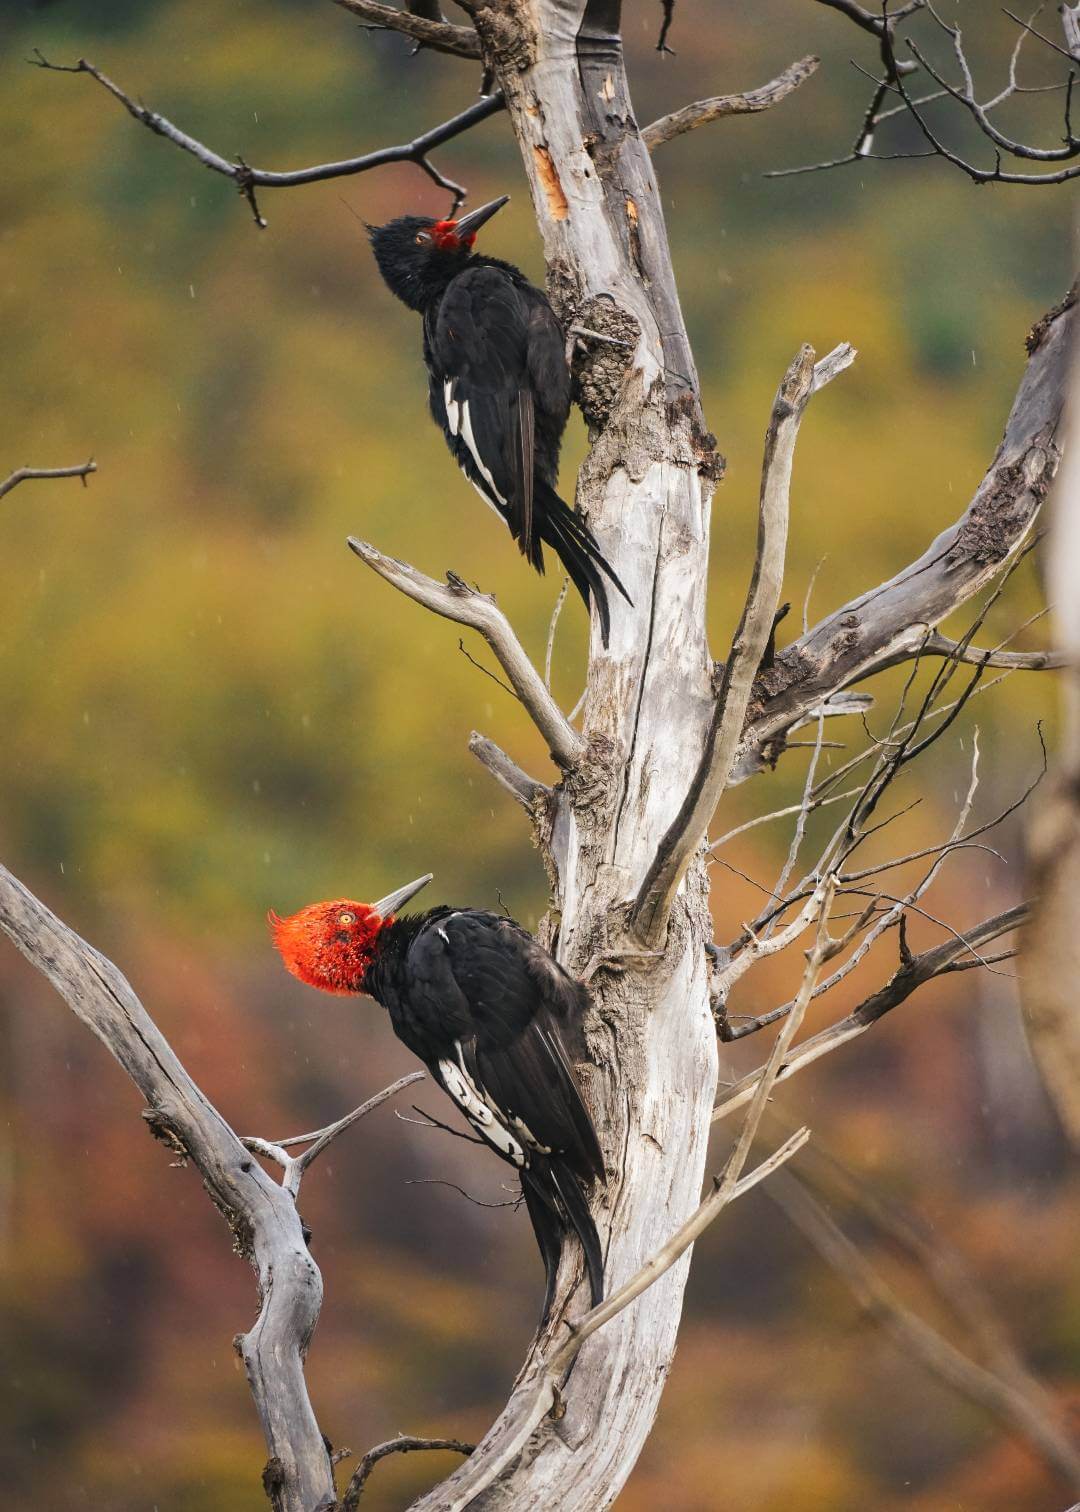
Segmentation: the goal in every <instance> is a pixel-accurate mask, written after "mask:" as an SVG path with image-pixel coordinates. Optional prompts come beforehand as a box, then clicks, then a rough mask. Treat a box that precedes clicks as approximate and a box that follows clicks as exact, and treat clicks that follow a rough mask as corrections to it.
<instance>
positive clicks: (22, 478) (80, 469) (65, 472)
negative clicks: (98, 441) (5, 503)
mask: <svg viewBox="0 0 1080 1512" xmlns="http://www.w3.org/2000/svg"><path fill="white" fill-rule="evenodd" d="M95 472H97V463H96V462H95V461H94V459H93V457H91V458H90V460H89V462H79V463H77V464H76V465H75V466H74V467H17V468H16V469H15V471H14V472H13V473H11V474H10V475H9V476H8V477H6V478H5V479H4V481H3V482H2V483H0V499H2V498H3V497H4V495H5V494H7V493H10V492H11V490H12V489H13V488H18V486H19V484H20V483H26V482H28V481H29V480H30V479H32V478H81V479H82V481H83V487H84V488H85V487H86V480H87V477H88V476H89V475H90V473H95Z"/></svg>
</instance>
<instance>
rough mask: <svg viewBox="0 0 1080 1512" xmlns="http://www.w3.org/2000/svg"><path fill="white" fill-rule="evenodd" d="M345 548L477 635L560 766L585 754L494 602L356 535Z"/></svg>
mask: <svg viewBox="0 0 1080 1512" xmlns="http://www.w3.org/2000/svg"><path fill="white" fill-rule="evenodd" d="M348 545H349V550H350V551H353V552H355V553H356V555H357V556H358V557H359V558H360V560H361V561H362V562H363V563H364V564H365V566H367V567H370V568H371V570H372V571H373V572H377V573H378V574H379V576H380V577H381V578H384V579H385V580H386V582H388V583H389V584H390V585H391V586H392V587H394V588H397V589H398V590H399V592H401V593H404V594H405V595H406V597H407V598H411V599H414V600H415V602H416V603H418V604H423V606H424V608H425V609H431V610H432V611H433V612H434V613H435V614H441V615H442V617H443V618H444V619H448V620H453V621H454V622H455V623H456V624H458V625H468V626H469V627H470V628H471V629H473V630H479V632H480V634H481V635H482V636H483V637H484V639H485V640H486V641H487V643H488V645H489V646H490V647H491V649H492V651H494V653H495V655H496V657H497V659H498V661H499V665H500V666H501V667H502V669H503V671H504V672H505V673H506V675H507V677H508V678H509V679H510V682H511V683H512V684H513V688H514V692H515V693H516V694H517V696H518V697H519V698H520V700H521V702H522V703H523V704H524V706H525V709H526V711H527V712H528V714H529V716H530V718H531V719H532V721H533V724H535V726H536V728H537V729H538V730H539V731H540V733H541V735H543V737H544V739H545V740H546V741H547V744H548V750H549V751H550V752H551V754H552V756H553V757H554V759H555V761H557V762H558V764H559V765H560V766H561V767H566V768H569V767H572V766H575V765H576V764H577V763H578V762H579V761H580V760H581V759H582V757H583V756H584V754H585V751H586V744H585V740H584V739H583V737H582V736H581V735H579V734H578V732H577V730H575V729H574V727H573V725H572V724H571V723H570V722H569V720H568V719H567V718H566V715H565V714H564V713H563V711H562V710H561V709H560V708H559V706H558V704H557V703H556V702H555V700H554V699H553V698H552V696H551V694H550V693H549V692H548V690H547V688H546V687H545V686H544V679H543V678H542V677H541V676H540V674H539V672H538V671H537V670H536V668H535V667H534V666H533V664H532V662H531V661H530V660H529V658H528V656H527V655H526V654H525V649H524V647H523V646H522V644H521V642H520V641H519V640H518V638H517V636H516V635H515V634H514V631H513V628H512V627H511V624H510V621H509V620H508V619H507V618H506V615H505V614H504V613H503V612H502V610H501V609H500V608H499V607H498V605H497V604H496V602H495V600H494V599H493V598H491V597H489V595H487V594H485V593H480V592H478V591H477V590H476V589H474V588H470V587H469V585H468V584H467V583H463V582H462V580H461V579H460V578H459V577H455V576H454V575H453V574H452V573H447V581H446V582H445V583H437V582H436V581H435V579H434V578H429V577H425V575H424V574H423V573H422V572H417V570H416V568H415V567H411V566H410V565H409V564H408V562H400V561H398V560H397V559H396V558H395V557H388V556H383V554H382V552H381V551H377V550H376V549H375V547H374V546H372V545H370V544H369V543H368V542H367V541H358V540H357V539H356V537H355V536H349V538H348Z"/></svg>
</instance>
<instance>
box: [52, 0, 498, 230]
mask: <svg viewBox="0 0 1080 1512" xmlns="http://www.w3.org/2000/svg"><path fill="white" fill-rule="evenodd" d="M379 8H380V9H381V8H382V7H379ZM394 14H395V15H397V14H398V12H397V11H395V12H394ZM459 29H460V30H464V29H465V28H459ZM31 61H32V62H33V63H34V64H35V66H36V67H38V68H45V69H48V70H49V71H50V72H51V73H76V74H77V73H84V74H89V76H90V78H92V79H95V80H96V81H97V82H98V83H99V84H100V85H101V87H102V88H103V89H107V90H108V92H109V93H110V94H111V95H112V96H113V98H114V99H116V100H119V102H120V104H121V105H122V106H123V107H124V109H125V110H126V111H127V112H128V114H129V115H131V116H133V117H134V118H135V120H136V121H139V122H140V123H141V124H142V125H143V126H145V127H147V128H148V130H150V131H152V132H154V134H155V135H156V136H160V137H164V138H165V140H166V141H167V142H172V144H173V145H174V146H175V147H179V148H180V149H181V150H182V151H184V152H189V153H190V154H191V156H192V157H194V158H196V159H197V160H198V161H199V162H200V163H201V164H202V165H203V167H204V168H209V169H210V170H211V171H212V172H213V173H220V174H221V175H222V176H223V177H225V178H228V179H232V181H233V183H234V184H235V185H236V187H237V189H238V190H239V191H240V193H241V194H242V195H243V196H244V198H245V199H246V200H247V202H248V204H249V205H250V206H251V213H252V215H253V216H254V217H255V224H256V225H257V226H258V227H259V228H260V229H263V228H265V226H266V221H265V220H264V219H263V216H262V213H261V212H260V210H259V206H258V203H257V201H256V199H255V190H256V189H294V188H297V187H298V186H299V185H301V184H319V183H324V182H325V181H326V180H327V179H336V178H347V177H350V176H352V175H354V174H357V173H367V172H369V171H370V170H371V169H372V168H382V167H385V166H386V164H388V163H415V164H416V166H417V167H418V168H422V169H423V171H424V172H425V173H426V174H427V175H428V177H429V178H430V179H432V180H434V182H435V183H436V184H438V186H439V188H440V189H446V190H448V191H449V192H450V193H451V194H452V195H453V197H454V208H455V209H456V208H457V207H458V205H460V204H461V203H462V201H463V200H464V199H465V197H466V190H465V189H464V188H462V186H461V185H460V184H456V183H454V181H453V179H448V178H445V177H444V176H443V175H442V174H441V173H440V172H439V171H438V169H437V168H436V167H435V166H434V164H433V163H431V162H429V160H428V157H427V154H428V153H429V152H432V151H434V149H435V148H436V147H441V146H442V145H443V143H444V142H449V141H452V140H453V138H454V137H458V136H461V134H462V133H463V132H466V131H468V130H470V129H471V128H472V127H473V126H476V125H478V124H479V123H480V122H481V121H486V120H487V118H488V116H492V115H496V114H497V113H498V112H499V111H500V110H502V109H503V108H504V101H503V97H502V95H501V94H498V93H496V94H493V95H488V96H486V97H485V98H484V99H482V100H478V101H477V103H476V104H475V105H470V106H469V108H468V110H463V111H461V112H460V114H459V115H456V116H451V118H450V119H449V120H448V121H443V122H442V123H441V125H439V126H433V127H432V128H431V130H430V131H425V132H423V133H421V135H420V136H418V137H415V138H414V139H413V140H412V141H411V142H405V143H403V144H402V145H401V146H400V147H381V148H379V149H378V150H377V151H375V152H367V153H365V154H364V155H363V156H362V157H354V158H343V159H342V160H341V161H340V162H336V163H319V164H316V165H315V166H314V167H311V168H292V169H287V170H285V171H284V172H278V171H275V170H273V169H270V168H253V167H252V166H251V164H250V163H245V162H244V160H243V159H242V158H237V159H236V161H235V162H230V160H229V159H228V158H225V157H222V156H221V154H220V153H219V152H215V151H214V149H213V148H212V147H207V146H206V145H205V144H204V143H203V142H200V141H198V140H197V139H196V138H195V137H193V136H189V135H188V133H187V132H186V131H181V129H180V127H179V126H174V125H173V123H172V121H170V120H168V119H167V118H166V117H165V116H163V115H159V114H158V112H157V111H156V110H148V109H147V107H146V106H145V105H140V104H139V103H138V102H137V101H136V100H133V99H132V98H131V96H130V95H128V94H125V92H124V91H123V90H122V89H121V88H120V86H119V84H114V83H113V81H112V79H110V78H109V77H108V76H107V75H106V74H103V73H102V72H101V70H100V68H96V67H95V66H94V64H93V63H90V62H88V61H87V59H86V58H80V59H79V61H78V62H77V63H72V64H64V63H50V62H49V60H48V58H46V57H45V56H44V55H43V54H42V53H40V52H39V53H38V54H37V56H36V58H34V59H32V60H31Z"/></svg>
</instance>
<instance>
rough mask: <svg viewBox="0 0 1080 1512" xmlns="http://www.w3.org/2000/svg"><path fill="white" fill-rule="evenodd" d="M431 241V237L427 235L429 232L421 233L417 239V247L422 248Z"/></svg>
mask: <svg viewBox="0 0 1080 1512" xmlns="http://www.w3.org/2000/svg"><path fill="white" fill-rule="evenodd" d="M430 240H431V237H430V236H429V235H428V234H427V232H426V231H421V232H420V235H419V236H418V237H417V238H416V245H417V246H418V247H422V246H423V245H424V243H425V242H429V241H430Z"/></svg>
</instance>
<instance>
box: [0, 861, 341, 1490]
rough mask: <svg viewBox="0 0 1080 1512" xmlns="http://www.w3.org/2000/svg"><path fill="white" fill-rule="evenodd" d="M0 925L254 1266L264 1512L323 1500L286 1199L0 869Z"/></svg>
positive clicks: (308, 1289)
mask: <svg viewBox="0 0 1080 1512" xmlns="http://www.w3.org/2000/svg"><path fill="white" fill-rule="evenodd" d="M0 928H2V929H3V930H4V931H5V932H6V934H7V935H8V936H9V937H10V938H11V939H12V940H13V941H14V943H15V944H16V945H17V946H18V948H19V949H20V950H21V951H22V953H23V954H24V955H25V956H26V957H27V959H28V960H29V961H31V962H32V964H33V965H34V966H36V967H37V969H38V970H39V971H41V972H42V973H43V974H44V975H45V976H46V977H47V978H48V979H49V981H50V982H51V983H52V984H53V986H54V987H55V988H56V990H57V992H59V993H60V995H61V997H63V998H64V999H65V1000H66V1001H67V1002H68V1004H69V1005H70V1006H71V1008H72V1009H73V1011H74V1012H75V1013H76V1014H77V1016H78V1017H79V1018H80V1019H81V1020H82V1022H83V1023H84V1024H85V1025H86V1027H87V1028H88V1029H89V1030H90V1031H91V1033H93V1034H95V1035H96V1036H97V1038H98V1039H99V1040H100V1041H101V1042H102V1044H103V1045H104V1046H105V1048H106V1049H107V1050H108V1051H109V1053H110V1055H113V1056H115V1058H116V1059H117V1060H118V1061H119V1062H120V1064H121V1066H123V1068H124V1070H125V1071H126V1072H127V1074H128V1075H129V1076H130V1077H131V1079H132V1081H133V1082H134V1083H135V1085H136V1086H137V1087H138V1088H139V1091H140V1092H141V1093H142V1094H143V1096H144V1097H145V1098H146V1102H147V1107H146V1109H145V1110H144V1113H143V1117H144V1118H145V1119H146V1120H147V1122H148V1124H149V1125H150V1128H151V1130H152V1131H153V1133H154V1134H155V1135H157V1137H158V1138H159V1139H162V1140H164V1141H165V1143H166V1144H168V1145H170V1146H171V1147H172V1148H173V1149H175V1150H176V1152H177V1153H178V1154H179V1155H181V1156H182V1157H183V1158H185V1159H187V1158H190V1159H191V1160H192V1161H193V1162H194V1163H195V1164H196V1166H197V1167H198V1170H199V1173H200V1174H201V1176H202V1178H203V1182H204V1183H205V1186H206V1190H207V1191H208V1192H209V1194H210V1197H211V1198H212V1200H213V1202H214V1203H215V1205H216V1206H217V1207H218V1208H219V1209H220V1210H221V1212H222V1214H223V1215H224V1216H225V1218H226V1220H227V1221H228V1223H229V1225H230V1227H231V1228H232V1231H233V1235H234V1238H235V1241H236V1246H237V1248H238V1250H239V1251H240V1253H241V1254H243V1255H246V1256H247V1257H248V1258H249V1259H250V1260H251V1262H252V1264H253V1265H254V1266H255V1269H256V1272H257V1274H258V1278H259V1299H260V1309H259V1316H258V1317H257V1318H256V1320H255V1323H254V1326H253V1327H252V1328H251V1330H250V1332H249V1333H246V1334H240V1335H238V1337H237V1347H238V1348H239V1350H240V1353H241V1354H242V1356H243V1360H244V1366H245V1369H246V1370H247V1374H248V1381H249V1383H250V1385H251V1391H252V1395H253V1397H254V1398H255V1403H256V1406H257V1407H258V1410H259V1417H260V1419H261V1421H262V1426H263V1432H264V1434H265V1436H266V1442H267V1446H268V1448H269V1452H270V1458H269V1460H268V1462H267V1465H266V1468H265V1470H264V1472H263V1484H264V1486H265V1487H266V1491H267V1495H268V1496H269V1498H270V1501H271V1504H272V1506H273V1507H274V1509H275V1512H317V1509H319V1508H327V1507H333V1506H334V1504H335V1501H336V1496H335V1492H334V1481H333V1476H332V1474H331V1469H330V1457H329V1454H328V1453H327V1449H326V1445H325V1443H324V1441H323V1437H322V1434H321V1433H320V1432H319V1425H318V1423H317V1422H316V1421H315V1414H314V1412H313V1411H312V1409H311V1402H310V1401H309V1399H308V1393H307V1386H306V1383H305V1381H304V1355H305V1354H306V1352H307V1346H308V1343H309V1341H310V1338H311V1333H312V1330H313V1329H314V1327H315V1324H316V1321H317V1320H318V1316H319V1308H320V1307H321V1306H322V1277H321V1275H320V1274H319V1267H318V1266H317V1265H316V1264H315V1261H314V1259H313V1258H312V1255H311V1251H310V1250H309V1249H308V1247H307V1244H306V1243H305V1242H304V1235H303V1229H302V1225H301V1222H300V1218H299V1215H298V1213H297V1211H296V1204H295V1203H294V1201H293V1199H292V1197H291V1196H290V1195H289V1194H288V1192H286V1191H285V1190H284V1189H283V1188H282V1187H281V1186H279V1185H278V1183H277V1182H276V1181H272V1180H271V1179H270V1177H269V1176H268V1175H267V1174H266V1172H265V1171H264V1170H263V1169H262V1167H261V1166H260V1165H259V1163H258V1161H257V1160H254V1159H252V1157H251V1155H249V1154H248V1152H247V1150H246V1149H245V1148H244V1146H243V1145H242V1144H241V1142H240V1140H239V1139H238V1138H237V1136H236V1135H235V1134H234V1133H233V1131H232V1129H230V1128H229V1125H228V1124H227V1123H226V1122H225V1120H224V1119H223V1118H222V1116H221V1114H220V1113H219V1112H218V1111H217V1109H216V1108H215V1107H214V1106H213V1105H212V1104H211V1103H210V1102H209V1101H208V1100H207V1098H206V1097H205V1096H204V1094H203V1093H202V1092H201V1091H200V1090H199V1088H198V1087H197V1086H196V1085H195V1083H194V1082H193V1081H192V1080H191V1077H190V1076H188V1074H187V1072H186V1071H185V1070H184V1068H183V1066H182V1065H181V1064H180V1062H179V1061H178V1060H177V1058H176V1056H175V1055H174V1054H173V1051H172V1049H171V1048H170V1046H169V1044H168V1042H167V1041H166V1039H165V1037H164V1036H163V1035H162V1033H161V1032H160V1030H159V1029H158V1028H157V1026H156V1025H155V1024H154V1023H153V1021H152V1020H151V1018H150V1016H149V1015H148V1013H147V1012H146V1009H145V1008H144V1007H143V1005H142V1004H141V1003H140V1002H139V999H138V998H137V997H136V996H135V994H134V992H133V991H132V990H131V987H130V985H129V983H128V982H127V979H126V978H125V977H124V976H122V975H121V973H120V972H119V971H117V969H116V967H115V966H114V965H113V963H112V962H111V961H109V960H106V958H105V957H104V956H103V955H101V954H99V952H98V951H96V950H95V949H94V948H93V946H91V945H88V944H87V943H86V941H85V940H83V939H80V937H79V936H78V935H77V934H76V933H75V932H74V930H71V929H69V928H68V926H67V925H66V924H63V923H62V922H61V921H60V920H59V919H58V918H57V917H56V915H55V914H53V913H51V912H50V910H49V909H48V908H46V907H45V905H44V904H43V903H41V902H39V901H38V899H37V898H35V897H34V896H33V894H32V893H30V892H28V891H27V889H26V888H25V887H24V886H23V885H22V883H21V882H19V881H17V880H16V878H14V877H13V876H12V875H11V873H10V872H9V871H8V870H7V869H6V868H5V867H3V866H0Z"/></svg>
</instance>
